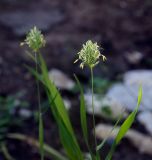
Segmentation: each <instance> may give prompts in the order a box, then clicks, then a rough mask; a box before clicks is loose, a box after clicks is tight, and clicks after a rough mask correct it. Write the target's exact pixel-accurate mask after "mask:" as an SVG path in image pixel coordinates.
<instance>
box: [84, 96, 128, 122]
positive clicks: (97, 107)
mask: <svg viewBox="0 0 152 160" xmlns="http://www.w3.org/2000/svg"><path fill="white" fill-rule="evenodd" d="M85 101H86V106H87V112H88V113H90V114H93V110H92V95H91V94H90V93H86V94H85ZM94 114H95V115H98V116H102V117H104V118H106V119H117V118H119V117H120V115H122V114H123V117H126V116H127V114H128V113H127V112H126V111H124V107H122V106H121V105H120V104H119V103H118V102H117V101H114V100H112V99H108V98H105V97H102V96H101V95H98V94H94Z"/></svg>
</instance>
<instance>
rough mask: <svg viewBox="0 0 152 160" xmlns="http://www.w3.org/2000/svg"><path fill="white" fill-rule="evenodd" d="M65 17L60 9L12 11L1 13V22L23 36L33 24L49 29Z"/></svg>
mask: <svg viewBox="0 0 152 160" xmlns="http://www.w3.org/2000/svg"><path fill="white" fill-rule="evenodd" d="M64 18H65V17H64V15H63V14H62V13H61V12H60V11H58V10H50V11H47V10H36V11H35V10H29V11H27V10H23V11H16V12H14V11H10V12H6V13H1V14H0V23H2V24H3V25H5V26H7V27H10V28H11V29H12V30H13V32H14V33H15V34H16V35H18V36H22V35H24V34H26V33H27V31H29V29H31V28H32V27H33V26H37V27H38V28H39V29H41V30H43V31H47V30H48V29H50V28H51V27H53V26H55V25H56V24H58V23H60V22H62V21H63V20H64Z"/></svg>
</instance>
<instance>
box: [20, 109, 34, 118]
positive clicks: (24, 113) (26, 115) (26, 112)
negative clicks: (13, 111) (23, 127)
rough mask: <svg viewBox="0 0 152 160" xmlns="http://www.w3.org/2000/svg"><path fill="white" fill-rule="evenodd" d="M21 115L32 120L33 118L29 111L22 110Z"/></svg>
mask: <svg viewBox="0 0 152 160" xmlns="http://www.w3.org/2000/svg"><path fill="white" fill-rule="evenodd" d="M19 115H20V116H21V117H23V118H26V119H27V118H30V117H31V116H32V112H31V111H30V110H28V109H20V111H19Z"/></svg>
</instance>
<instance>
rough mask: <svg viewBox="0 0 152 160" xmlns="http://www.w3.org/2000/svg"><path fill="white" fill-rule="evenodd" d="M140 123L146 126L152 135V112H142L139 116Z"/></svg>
mask: <svg viewBox="0 0 152 160" xmlns="http://www.w3.org/2000/svg"><path fill="white" fill-rule="evenodd" d="M137 119H138V121H139V122H140V123H141V124H143V125H144V126H145V128H146V129H147V131H148V132H149V133H150V134H151V135H152V123H151V122H152V112H149V111H145V112H141V113H140V114H139V115H138V116H137Z"/></svg>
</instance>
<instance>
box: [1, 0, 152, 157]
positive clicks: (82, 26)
mask: <svg viewBox="0 0 152 160" xmlns="http://www.w3.org/2000/svg"><path fill="white" fill-rule="evenodd" d="M35 25H36V26H37V27H38V28H40V29H41V30H42V32H43V33H44V34H45V37H46V40H47V45H46V48H45V49H44V50H43V56H44V57H45V59H46V62H47V64H48V67H49V69H51V68H52V67H53V68H58V69H60V70H62V71H63V72H65V73H66V74H68V75H69V76H70V77H71V78H73V73H76V74H78V75H79V76H80V77H81V78H82V79H83V81H84V83H85V80H87V79H88V77H89V72H88V70H87V69H85V70H84V71H82V70H80V69H79V68H78V65H74V64H73V62H74V60H75V56H76V53H77V52H78V51H79V50H80V48H81V46H82V43H84V42H86V41H87V40H88V39H91V40H93V41H97V42H98V44H99V45H100V46H101V47H103V48H104V51H103V54H104V55H106V57H107V59H108V61H107V62H106V64H105V65H104V67H102V65H101V66H100V67H97V69H96V70H95V75H98V76H105V77H106V78H108V79H110V80H111V79H116V78H117V77H119V75H120V74H121V73H124V72H125V71H127V70H131V69H139V68H145V69H151V68H152V1H151V0H144V1H143V0H92V1H91V0H1V1H0V95H1V96H3V97H5V96H8V95H10V94H15V93H17V92H20V91H24V93H25V94H24V97H23V99H24V100H27V101H28V102H29V103H30V105H31V108H32V109H33V108H35V103H36V94H35V89H36V86H35V81H34V78H33V77H32V76H31V74H30V73H29V72H28V70H27V69H26V68H25V67H24V64H28V65H33V62H32V61H31V60H30V58H29V57H28V56H27V54H26V52H25V51H26V49H25V48H21V47H20V46H19V44H20V42H21V41H23V40H24V38H25V34H26V33H27V31H28V30H29V29H30V28H32V27H33V26H35ZM136 53H138V55H140V56H139V57H140V58H139V59H138V58H137V59H136V58H134V57H135V55H136ZM26 126H27V128H24V129H23V131H24V130H25V132H27V133H29V132H28V131H27V130H28V129H30V127H32V128H33V126H31V124H30V125H29V124H26ZM48 128H49V125H48ZM35 130H36V129H35ZM35 130H34V129H33V133H31V134H32V135H33V134H34V135H35V134H36V131H35ZM48 130H49V129H48ZM30 132H32V131H30ZM50 132H51V131H48V133H46V134H48V135H49V133H50ZM52 132H53V131H52ZM52 132H51V133H52ZM51 133H50V135H51ZM52 134H53V135H54V133H52ZM50 135H49V136H50ZM47 139H49V138H47ZM18 145H19V144H18ZM20 145H21V146H22V147H23V149H25V148H27V146H26V145H25V146H26V147H25V146H24V145H22V144H20ZM20 145H19V146H20ZM54 146H56V145H54ZM23 149H20V150H19V151H18V155H20V158H19V159H20V160H22V159H24V158H23V156H22V151H21V150H23ZM134 150H135V149H134V148H133V149H132V148H131V149H130V148H127V149H126V148H125V147H124V149H123V147H122V151H121V152H122V153H121V156H122V157H121V156H117V154H116V158H115V159H117V160H118V159H123V160H125V157H123V156H126V155H131V157H129V158H128V159H130V160H133V159H134V158H136V159H138V160H140V158H141V159H142V156H143V157H144V158H146V156H144V155H138V154H137V153H136V152H137V151H136V150H135V151H134ZM19 152H20V154H19ZM16 153H17V150H16ZM27 153H28V152H27ZM118 153H119V152H118ZM13 154H15V151H14V152H13ZM118 155H119V154H118ZM136 156H137V157H136ZM21 157H22V158H21ZM25 157H26V156H25ZM29 157H30V156H29ZM31 157H32V156H31ZM31 157H30V158H29V159H32V158H31ZM33 159H34V158H33ZM150 159H152V158H149V159H148V158H147V159H146V160H150Z"/></svg>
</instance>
